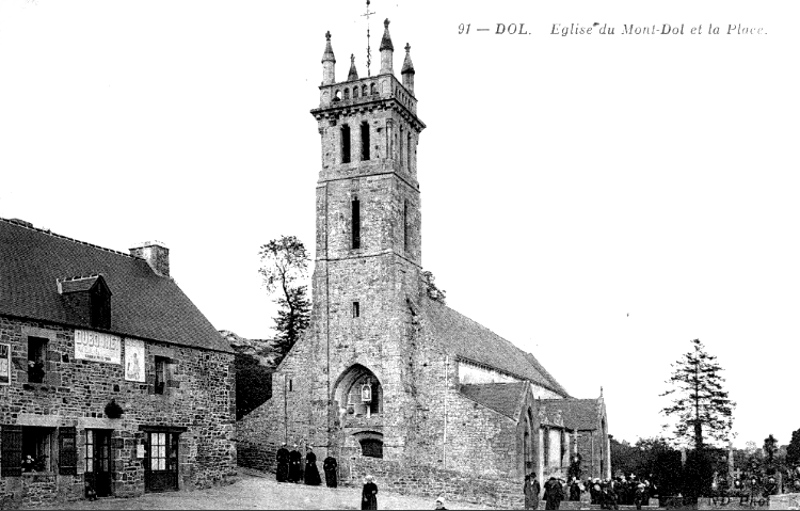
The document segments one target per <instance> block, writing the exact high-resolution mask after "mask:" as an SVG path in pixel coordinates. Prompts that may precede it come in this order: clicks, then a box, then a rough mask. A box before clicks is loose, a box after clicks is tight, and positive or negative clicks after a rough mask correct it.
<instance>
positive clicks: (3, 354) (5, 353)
mask: <svg viewBox="0 0 800 511" xmlns="http://www.w3.org/2000/svg"><path fill="white" fill-rule="evenodd" d="M10 384H11V345H10V344H0V385H10Z"/></svg>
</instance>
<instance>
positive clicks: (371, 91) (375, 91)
mask: <svg viewBox="0 0 800 511" xmlns="http://www.w3.org/2000/svg"><path fill="white" fill-rule="evenodd" d="M369 93H370V94H377V93H378V90H377V89H376V88H375V82H372V83H371V84H369Z"/></svg>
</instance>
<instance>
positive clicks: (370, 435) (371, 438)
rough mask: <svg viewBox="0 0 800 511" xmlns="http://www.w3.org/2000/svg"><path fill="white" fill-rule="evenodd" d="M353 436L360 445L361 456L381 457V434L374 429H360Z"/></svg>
mask: <svg viewBox="0 0 800 511" xmlns="http://www.w3.org/2000/svg"><path fill="white" fill-rule="evenodd" d="M353 436H354V437H355V439H356V441H357V442H358V443H359V445H360V446H361V455H362V456H364V457H367V458H383V434H381V433H378V432H376V431H361V432H359V433H355V434H354V435H353Z"/></svg>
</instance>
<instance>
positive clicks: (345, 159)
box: [342, 124, 350, 163]
mask: <svg viewBox="0 0 800 511" xmlns="http://www.w3.org/2000/svg"><path fill="white" fill-rule="evenodd" d="M342 163H350V126H348V125H347V124H345V125H344V126H342Z"/></svg>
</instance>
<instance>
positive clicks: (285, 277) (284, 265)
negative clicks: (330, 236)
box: [258, 236, 311, 355]
mask: <svg viewBox="0 0 800 511" xmlns="http://www.w3.org/2000/svg"><path fill="white" fill-rule="evenodd" d="M259 256H260V257H261V268H259V270H258V272H259V273H260V274H261V276H262V278H263V279H264V287H265V288H266V289H267V292H269V293H276V292H277V293H278V298H276V299H275V302H276V303H277V304H278V306H279V309H278V317H277V318H275V329H276V330H277V331H278V335H277V336H276V338H275V340H276V341H277V342H276V345H277V347H278V348H279V351H280V352H281V353H282V354H283V355H285V354H286V353H288V352H289V350H290V349H292V346H294V343H295V342H297V340H298V339H299V338H300V336H301V335H302V333H303V331H304V330H305V329H306V327H308V323H309V319H310V316H311V303H310V302H309V300H308V299H307V298H306V293H307V290H308V286H306V285H305V284H303V283H302V282H303V281H305V280H306V279H307V277H308V260H309V258H308V253H307V252H306V247H305V246H304V245H303V242H301V241H300V240H298V239H297V238H296V237H294V236H281V237H280V238H278V239H274V240H271V241H270V242H269V243H267V244H266V245H262V246H261V249H260V251H259Z"/></svg>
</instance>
